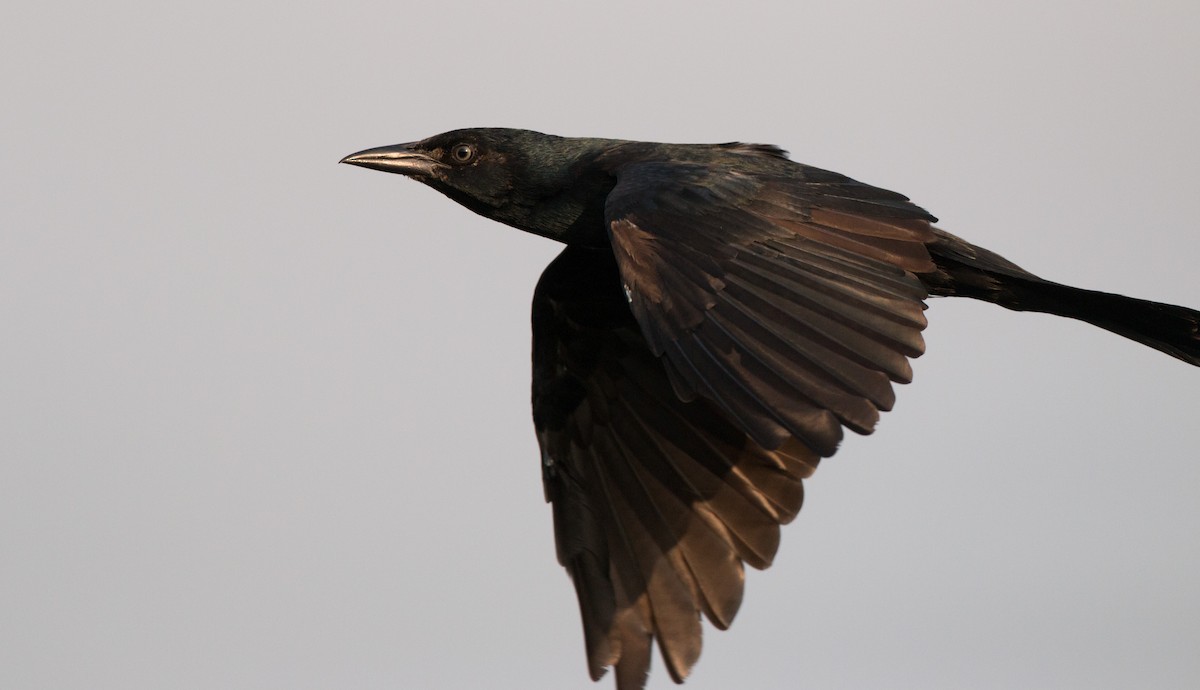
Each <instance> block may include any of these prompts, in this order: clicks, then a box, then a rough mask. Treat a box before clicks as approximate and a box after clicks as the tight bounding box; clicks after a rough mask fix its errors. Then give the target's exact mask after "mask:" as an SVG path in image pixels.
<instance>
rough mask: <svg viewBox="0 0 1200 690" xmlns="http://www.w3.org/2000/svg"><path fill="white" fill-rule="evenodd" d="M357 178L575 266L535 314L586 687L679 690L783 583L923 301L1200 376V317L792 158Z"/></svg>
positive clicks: (770, 151) (538, 417)
mask: <svg viewBox="0 0 1200 690" xmlns="http://www.w3.org/2000/svg"><path fill="white" fill-rule="evenodd" d="M343 162H345V163H350V164H353V165H359V166H362V167H367V168H373V169H378V170H384V171H387V172H394V173H399V174H403V175H406V176H409V177H412V178H414V179H417V180H419V181H421V182H423V183H425V184H427V185H429V186H430V187H433V188H434V189H437V190H438V191H440V192H442V193H444V194H446V195H447V196H449V197H450V198H451V199H453V200H455V201H457V202H458V203H460V204H462V205H463V206H466V207H467V208H469V209H471V210H472V211H475V212H476V213H479V214H481V215H484V216H486V217H488V218H492V219H494V220H497V221H499V222H502V223H505V224H508V225H510V226H513V227H516V228H518V229H521V230H524V231H526V232H531V233H534V234H537V235H541V236H544V237H548V238H551V239H554V240H557V241H560V242H563V243H564V244H566V245H567V246H566V248H565V249H564V250H563V252H562V253H561V254H560V255H559V256H558V257H557V258H556V259H555V260H554V261H553V262H552V263H551V264H550V266H549V267H548V268H547V269H546V271H545V272H544V273H543V275H542V278H541V280H540V281H539V282H538V286H537V288H536V290H535V292H534V298H533V317H532V326H533V391H532V393H533V395H532V398H533V417H534V427H535V430H536V431H537V435H538V441H539V444H540V447H541V452H542V467H543V481H544V486H545V491H546V498H547V500H548V501H550V502H551V504H552V509H553V514H554V523H555V538H556V543H557V548H558V558H559V561H560V562H561V563H562V564H563V566H564V567H565V568H566V569H567V571H568V573H569V574H570V576H571V579H572V581H573V582H574V585H575V589H576V593H577V596H578V599H579V604H580V612H581V615H582V618H583V625H584V640H585V647H586V652H587V660H588V667H589V672H590V674H591V676H592V677H593V679H597V678H599V677H600V676H601V675H602V674H603V673H604V671H605V669H606V667H610V666H611V667H614V668H615V675H616V678H617V685H618V687H619V688H623V689H628V688H640V687H642V686H643V685H644V683H645V679H646V674H647V672H648V669H649V664H650V651H651V646H652V643H653V642H654V641H655V640H657V643H658V646H659V648H660V650H661V652H662V656H663V659H664V661H665V664H666V667H667V670H668V672H669V673H670V674H671V676H672V678H673V679H674V680H676V681H677V682H681V681H682V680H683V679H684V678H685V677H686V676H687V674H688V673H689V672H690V670H691V668H692V666H693V665H694V664H695V662H696V660H697V659H698V658H699V654H700V639H701V631H700V617H701V616H702V615H703V616H704V617H705V618H707V619H708V620H709V621H710V622H711V623H712V624H713V625H715V626H717V627H718V628H722V629H724V628H726V627H728V626H729V624H730V623H731V622H732V620H733V617H734V615H735V614H736V612H737V609H738V606H739V605H740V602H741V597H742V589H743V583H744V571H743V564H750V565H751V566H752V567H756V568H764V567H766V566H768V565H769V564H770V562H771V560H772V558H773V556H774V554H775V551H776V549H777V547H778V544H779V526H780V525H781V524H784V523H786V522H788V521H790V520H791V519H792V518H793V517H795V515H796V514H797V512H798V511H799V510H800V506H801V503H802V501H803V495H804V494H803V484H802V480H803V479H804V478H806V477H808V476H809V475H810V474H811V473H812V472H813V470H814V469H815V468H816V466H817V464H818V462H819V461H820V459H821V458H822V457H828V456H830V455H832V454H833V453H834V452H835V451H836V449H837V446H838V443H839V442H840V441H841V439H842V436H843V429H846V428H848V429H850V430H852V431H855V432H857V433H862V434H867V433H870V432H871V431H872V430H873V428H874V426H875V424H876V422H877V421H878V419H879V413H880V412H881V411H886V410H889V409H891V407H892V405H893V404H894V403H895V394H894V390H893V385H894V384H896V383H908V382H909V381H910V380H911V378H912V369H911V367H910V365H909V359H911V358H913V357H917V356H919V355H920V354H921V353H922V352H923V351H924V341H923V339H922V335H921V332H922V330H923V329H924V327H925V325H926V321H925V317H924V313H923V311H924V308H925V299H926V298H927V297H929V296H962V297H971V298H974V299H981V300H985V301H989V302H993V303H996V304H999V305H1001V306H1004V307H1007V308H1009V309H1015V310H1023V311H1041V312H1046V313H1052V314H1057V315H1060V316H1066V317H1069V318H1075V319H1080V320H1083V321H1087V322H1089V323H1092V324H1094V325H1097V326H1099V327H1101V328H1104V329H1107V330H1109V331H1112V332H1114V333H1118V334H1120V335H1122V336H1125V337H1127V338H1131V339H1133V340H1135V341H1138V342H1141V343H1143V344H1145V345H1148V346H1150V347H1153V348H1155V349H1158V350H1160V351H1162V352H1165V353H1167V354H1169V355H1171V356H1173V357H1176V358H1177V359H1180V360H1182V361H1184V362H1187V363H1189V364H1192V365H1196V366H1200V313H1198V312H1196V311H1194V310H1191V309H1187V308H1184V307H1177V306H1173V305H1168V304H1161V303H1156V302H1148V301H1145V300H1139V299H1135V298H1130V297H1125V296H1122V295H1114V294H1109V293H1102V292H1095V291H1090V290H1083V289H1079V288H1073V287H1069V286H1065V285H1060V284H1057V283H1053V282H1050V281H1046V280H1044V279H1042V278H1039V277H1038V276H1035V275H1033V274H1032V273H1029V272H1028V271H1025V270H1024V269H1021V268H1020V267H1019V266H1017V265H1015V264H1013V263H1012V262H1010V261H1008V260H1006V259H1004V258H1003V257H1000V256H998V255H996V254H995V253H993V252H990V251H988V250H985V249H982V248H980V247H976V246H974V245H972V244H970V243H969V242H966V241H965V240H962V239H960V238H958V237H956V236H954V235H951V234H950V233H947V232H945V231H944V230H941V229H939V228H936V227H934V226H933V225H932V223H933V222H935V221H936V219H935V218H934V217H933V216H931V215H930V214H929V213H928V212H926V211H925V210H924V209H922V208H920V207H918V206H916V205H915V204H913V203H912V202H911V201H909V199H908V198H907V197H905V196H903V195H901V194H897V193H895V192H891V191H888V190H885V189H881V188H878V187H873V186H871V185H867V184H863V183H861V182H858V181H856V180H853V179H851V178H848V177H845V176H844V175H840V174H838V173H834V172H830V171H827V170H822V169H820V168H814V167H811V166H806V165H803V164H800V163H796V162H793V161H791V160H789V159H788V158H787V154H786V152H784V151H783V150H781V149H779V148H776V147H774V146H765V145H756V144H740V143H729V144H716V145H704V144H700V145H696V144H658V143H649V142H635V141H625V140H615V139H590V138H564V137H555V136H551V135H546V134H541V133H537V132H530V131H526V130H511V129H467V130H455V131H452V132H447V133H445V134H440V135H437V136H434V137H431V138H429V139H425V140H422V141H419V142H413V143H411V144H402V145H398V146H389V147H381V148H376V149H369V150H366V151H361V152H359V153H356V154H352V155H351V156H348V157H346V158H345V159H343Z"/></svg>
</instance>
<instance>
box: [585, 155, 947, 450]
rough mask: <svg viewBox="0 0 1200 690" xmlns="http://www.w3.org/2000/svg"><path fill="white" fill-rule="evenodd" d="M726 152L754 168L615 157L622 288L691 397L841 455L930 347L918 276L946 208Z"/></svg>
mask: <svg viewBox="0 0 1200 690" xmlns="http://www.w3.org/2000/svg"><path fill="white" fill-rule="evenodd" d="M727 155H730V156H745V157H747V163H748V164H747V165H746V166H742V167H745V168H747V169H749V170H751V172H740V171H739V170H741V168H740V167H739V166H737V165H736V161H734V164H733V165H728V166H724V167H721V168H717V167H715V166H711V165H707V164H699V163H686V162H671V161H649V162H636V163H628V164H624V165H622V166H619V167H617V168H616V176H617V183H616V186H615V187H614V189H613V190H612V192H611V193H610V194H609V196H608V200H607V203H606V206H605V215H606V221H607V223H608V231H609V238H610V241H611V243H612V249H613V253H614V255H615V256H616V260H617V265H618V267H619V270H620V274H621V281H622V286H623V288H624V291H625V294H626V297H627V299H628V301H629V305H630V307H631V309H632V312H633V314H634V316H635V317H636V319H637V322H638V324H639V325H640V326H641V331H642V333H643V334H644V336H645V338H646V340H647V341H648V343H649V345H650V348H651V349H652V350H653V352H654V353H655V354H656V355H662V356H663V360H664V361H665V363H666V368H667V371H668V374H669V375H670V379H671V382H672V384H673V386H674V389H675V392H676V393H677V394H678V395H679V397H680V398H682V399H684V400H692V399H695V398H696V397H697V396H699V397H702V398H705V399H707V400H709V401H711V402H712V403H714V404H715V405H716V406H717V407H718V408H720V409H721V410H722V411H723V412H724V413H725V414H726V415H727V416H728V417H729V418H730V420H732V421H733V422H734V423H736V424H737V425H738V426H739V427H740V428H741V429H743V430H744V431H746V432H747V433H748V434H749V435H750V436H751V437H752V438H754V440H755V441H757V442H758V443H759V445H761V446H763V447H764V448H775V447H778V445H779V444H780V443H782V442H783V441H784V440H785V439H787V438H793V437H794V438H796V439H799V440H801V441H803V442H804V443H805V444H807V445H808V446H809V447H811V448H812V449H814V450H816V451H817V452H818V453H819V454H820V455H822V456H829V455H832V454H833V452H834V451H835V450H836V448H837V445H838V442H839V441H840V440H841V438H842V427H843V426H845V427H848V428H850V429H852V430H854V431H856V432H859V433H869V432H870V431H871V430H872V428H873V427H874V426H875V423H876V422H877V421H878V419H879V411H880V410H887V409H890V408H891V406H892V403H893V402H894V393H893V391H892V386H891V382H893V381H895V382H908V381H909V380H910V379H911V376H912V370H911V368H910V366H909V363H908V361H907V358H909V357H916V356H918V355H920V354H921V353H922V352H923V350H924V341H923V340H922V337H921V330H922V329H923V328H924V327H925V323H926V322H925V317H924V313H923V310H924V302H923V300H924V298H925V297H926V289H925V287H924V286H923V285H922V284H921V282H920V280H918V279H917V277H916V275H914V274H916V273H924V272H929V271H932V270H934V265H933V262H932V261H931V259H930V256H929V253H928V251H927V250H926V247H925V244H926V243H927V242H930V241H932V240H933V239H934V235H933V232H932V230H931V229H930V225H929V223H930V221H932V220H935V219H934V218H933V217H932V216H930V215H929V214H928V213H926V212H925V211H924V210H922V209H921V208H919V207H917V206H916V205H914V204H912V203H911V202H909V200H908V199H907V197H904V196H902V195H900V194H897V193H895V192H890V191H887V190H883V189H879V188H877V187H872V186H870V185H866V184H862V183H860V182H857V181H855V180H852V179H850V178H848V177H845V176H843V175H839V174H837V173H832V172H829V171H825V170H820V169H817V168H811V167H807V166H800V165H790V166H789V167H788V168H787V169H782V168H778V167H774V168H770V167H764V166H762V165H758V166H756V165H755V163H756V161H755V160H753V158H754V157H761V156H762V154H761V153H758V152H757V151H755V150H753V149H741V150H739V149H737V148H734V149H732V150H731V151H730V152H729V153H728V154H727ZM754 170H760V171H761V170H766V172H753V171H754ZM772 170H773V171H774V172H772Z"/></svg>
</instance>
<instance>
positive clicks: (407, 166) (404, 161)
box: [338, 142, 445, 178]
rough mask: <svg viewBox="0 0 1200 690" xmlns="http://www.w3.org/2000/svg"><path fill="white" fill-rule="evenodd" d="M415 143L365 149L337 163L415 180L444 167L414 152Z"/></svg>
mask: <svg viewBox="0 0 1200 690" xmlns="http://www.w3.org/2000/svg"><path fill="white" fill-rule="evenodd" d="M416 143H417V142H412V143H408V144H396V145H395V146H380V147H379V148H374V149H367V150H366V151H359V152H358V153H352V154H350V155H349V156H346V157H345V158H343V159H342V160H340V161H338V162H339V163H349V164H350V165H357V166H361V167H363V168H371V169H372V170H382V171H383V172H390V173H398V174H400V175H408V176H409V177H417V178H421V177H429V176H430V175H432V174H433V172H434V170H436V169H437V168H442V167H445V164H444V163H441V162H440V161H438V160H436V159H434V158H430V157H429V156H428V155H426V154H424V153H421V152H420V151H418V150H416V148H415V146H416Z"/></svg>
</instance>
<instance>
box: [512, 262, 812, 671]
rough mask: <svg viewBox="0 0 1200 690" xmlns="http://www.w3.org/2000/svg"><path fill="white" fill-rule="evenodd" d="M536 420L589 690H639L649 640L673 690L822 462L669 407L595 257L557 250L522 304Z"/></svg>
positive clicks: (670, 396)
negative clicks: (529, 332) (603, 679)
mask: <svg viewBox="0 0 1200 690" xmlns="http://www.w3.org/2000/svg"><path fill="white" fill-rule="evenodd" d="M533 414H534V425H535V427H536V429H537V434H538V441H539V443H540V445H541V449H542V459H543V480H544V485H545V489H546V498H547V500H548V501H550V502H551V503H552V507H553V514H554V531H555V541H556V544H557V550H558V559H559V562H561V563H562V565H563V566H564V567H565V568H566V569H567V571H568V573H569V574H570V576H571V579H572V581H573V582H574V585H575V589H576V594H577V596H578V599H579V606H580V612H581V614H582V618H583V628H584V641H585V645H586V651H587V659H588V667H589V671H590V673H591V676H592V678H593V679H598V678H599V677H600V676H601V675H603V674H604V672H605V667H607V666H615V673H616V677H617V687H618V688H620V689H622V690H633V689H636V688H641V687H643V685H644V683H645V679H646V674H647V672H648V670H649V666H650V652H651V644H652V642H653V640H654V639H655V638H657V639H658V643H659V647H660V649H661V651H662V655H663V659H664V660H665V662H666V666H667V669H668V671H669V672H670V674H671V677H672V678H674V679H675V681H676V682H681V681H682V680H683V678H684V677H686V676H687V674H688V672H689V670H690V669H691V667H692V665H693V664H694V663H695V661H696V659H697V658H698V657H699V654H700V647H701V631H700V614H701V613H703V614H704V615H705V616H706V617H707V618H708V619H709V620H710V621H711V622H712V623H713V624H714V625H716V626H717V627H718V628H721V629H724V628H726V627H728V625H729V624H730V622H731V621H732V620H733V617H734V614H735V613H736V612H737V610H738V607H739V605H740V604H741V600H742V588H743V582H744V573H743V562H745V563H749V564H750V565H752V566H754V567H757V568H764V567H766V566H767V565H769V564H770V562H771V560H772V558H773V557H774V555H775V551H776V549H777V547H778V545H779V525H780V524H781V523H786V522H788V521H790V520H791V519H792V518H793V517H794V516H795V515H796V513H797V512H798V511H799V509H800V505H801V502H802V500H803V485H802V483H801V479H802V478H803V477H807V476H808V475H810V474H811V473H812V471H813V469H814V468H815V467H816V464H817V462H818V460H819V457H818V456H817V455H816V453H814V452H813V451H812V450H810V449H809V448H807V447H805V446H803V445H802V444H800V443H798V442H795V441H789V442H784V443H782V444H780V445H779V447H778V448H776V449H774V450H767V449H765V448H763V447H762V446H761V445H759V444H758V443H755V442H754V441H753V440H752V439H751V438H749V437H748V436H747V435H746V433H745V431H744V430H743V429H742V428H740V427H739V426H738V425H737V424H736V423H734V422H733V421H732V420H731V419H730V418H729V417H728V416H727V415H726V414H725V413H724V412H723V411H722V410H721V409H719V408H718V407H717V406H716V405H714V404H713V403H711V402H709V401H707V400H704V399H697V400H693V401H691V402H686V401H684V400H682V399H681V398H680V397H679V396H678V395H676V394H675V392H674V390H673V387H672V384H671V382H670V380H669V379H668V378H667V373H666V369H665V368H664V367H663V364H662V361H661V360H660V359H659V357H658V356H657V355H656V354H655V353H654V352H653V351H652V350H651V349H650V348H649V346H648V345H647V343H646V340H645V338H644V337H643V336H642V329H641V327H640V326H639V325H638V323H637V322H636V321H635V320H634V318H633V315H632V313H631V312H630V309H629V306H628V304H627V302H626V299H625V296H624V294H623V293H622V291H621V279H620V276H619V274H618V269H617V264H616V259H615V258H614V256H613V254H612V252H610V251H609V250H608V249H607V248H600V249H587V248H581V247H568V248H567V249H566V250H564V251H563V253H562V254H560V255H559V257H558V258H557V259H555V261H554V262H553V263H551V265H550V266H549V267H548V268H547V269H546V271H545V273H543V275H542V278H541V280H540V281H539V282H538V287H537V289H536V291H535V293H534V300H533Z"/></svg>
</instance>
